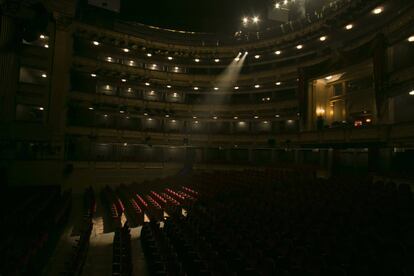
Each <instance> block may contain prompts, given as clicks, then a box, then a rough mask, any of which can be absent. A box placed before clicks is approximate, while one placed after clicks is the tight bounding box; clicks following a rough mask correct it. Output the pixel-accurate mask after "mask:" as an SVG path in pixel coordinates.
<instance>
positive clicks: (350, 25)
mask: <svg viewBox="0 0 414 276" xmlns="http://www.w3.org/2000/svg"><path fill="white" fill-rule="evenodd" d="M353 27H354V25H353V24H348V25H346V26H345V29H347V30H351V29H352V28H353Z"/></svg>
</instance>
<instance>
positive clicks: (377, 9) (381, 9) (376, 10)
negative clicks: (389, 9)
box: [372, 7, 384, 14]
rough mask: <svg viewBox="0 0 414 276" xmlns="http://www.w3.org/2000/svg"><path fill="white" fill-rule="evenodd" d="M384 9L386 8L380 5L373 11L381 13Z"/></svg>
mask: <svg viewBox="0 0 414 276" xmlns="http://www.w3.org/2000/svg"><path fill="white" fill-rule="evenodd" d="M383 11H384V8H383V7H378V8H375V9H374V10H373V11H372V13H373V14H380V13H382V12H383Z"/></svg>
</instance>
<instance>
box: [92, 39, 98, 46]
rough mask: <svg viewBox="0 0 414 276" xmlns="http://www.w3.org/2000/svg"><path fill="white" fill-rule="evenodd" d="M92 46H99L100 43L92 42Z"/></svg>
mask: <svg viewBox="0 0 414 276" xmlns="http://www.w3.org/2000/svg"><path fill="white" fill-rule="evenodd" d="M92 44H93V45H95V46H99V44H100V43H99V42H98V41H96V40H95V41H93V42H92Z"/></svg>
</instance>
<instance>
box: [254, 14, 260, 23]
mask: <svg viewBox="0 0 414 276" xmlns="http://www.w3.org/2000/svg"><path fill="white" fill-rule="evenodd" d="M259 21H260V18H259V17H258V16H255V17H253V23H256V24H257V23H259Z"/></svg>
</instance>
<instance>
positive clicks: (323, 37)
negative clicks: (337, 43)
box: [319, 35, 328, 41]
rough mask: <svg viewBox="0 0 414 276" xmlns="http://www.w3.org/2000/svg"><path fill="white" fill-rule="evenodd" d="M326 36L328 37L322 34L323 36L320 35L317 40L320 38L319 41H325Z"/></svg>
mask: <svg viewBox="0 0 414 276" xmlns="http://www.w3.org/2000/svg"><path fill="white" fill-rule="evenodd" d="M327 38H328V37H327V36H326V35H324V36H321V37H320V38H319V40H320V41H325V40H326V39H327Z"/></svg>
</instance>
